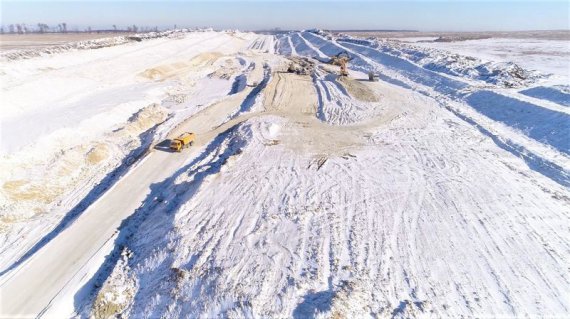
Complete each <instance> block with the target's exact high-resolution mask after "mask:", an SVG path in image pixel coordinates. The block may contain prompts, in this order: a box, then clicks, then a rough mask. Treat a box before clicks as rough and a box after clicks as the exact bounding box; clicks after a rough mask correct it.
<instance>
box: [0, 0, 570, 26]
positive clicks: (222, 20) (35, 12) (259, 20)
mask: <svg viewBox="0 0 570 319" xmlns="http://www.w3.org/2000/svg"><path fill="white" fill-rule="evenodd" d="M568 3H569V2H568V1H566V0H563V1H516V0H510V1H485V0H483V1H481V0H480V1H464V0H459V1H457V0H456V1H427V0H415V1H374V0H367V1H338V0H337V1H326V0H317V1H275V0H271V1H261V0H256V1H237V0H233V1H182V0H178V1H133V0H127V1H112V0H105V1H88V0H75V1H49V0H35V1H29V0H27V1H15V0H11V1H5V0H2V1H1V12H2V15H1V21H0V22H1V24H3V25H7V24H11V23H27V24H31V25H36V24H37V23H38V22H42V23H47V24H49V25H55V24H58V23H61V22H67V24H68V25H69V26H70V28H73V27H78V28H80V29H84V28H85V27H87V26H91V27H93V28H109V29H110V28H111V25H113V24H116V25H117V26H126V25H132V24H136V25H139V26H150V27H153V26H159V27H171V26H173V25H174V24H176V25H178V26H184V27H196V26H212V27H214V28H240V29H249V30H251V29H268V28H274V27H280V28H283V29H303V28H313V27H317V28H323V29H413V30H421V31H485V30H496V31H509V30H548V29H570V18H569V15H570V13H569V12H570V11H569V10H570V9H569V4H568Z"/></svg>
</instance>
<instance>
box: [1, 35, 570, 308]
mask: <svg viewBox="0 0 570 319" xmlns="http://www.w3.org/2000/svg"><path fill="white" fill-rule="evenodd" d="M341 51H347V52H348V53H349V54H350V55H351V57H352V60H351V61H350V62H349V68H350V76H349V77H348V78H340V77H339V76H338V75H337V74H338V67H337V66H333V65H330V64H327V63H326V62H327V61H328V57H330V56H332V55H335V54H338V53H339V52H341ZM27 54H29V52H28V53H27ZM302 58H309V59H308V60H304V61H305V62H306V63H308V65H310V67H311V68H312V69H311V70H310V72H309V74H306V75H305V74H295V73H290V72H287V71H286V70H287V69H288V67H289V65H290V64H291V63H298V62H299V61H300V60H299V59H302ZM510 62H511V61H495V60H491V61H483V60H479V59H478V58H469V57H468V56H464V55H459V54H456V53H449V52H448V53H446V52H445V51H441V50H431V49H425V48H423V49H422V48H419V47H415V46H412V45H409V44H402V43H396V42H392V41H380V42H378V41H374V40H363V39H358V38H353V37H347V36H342V37H339V38H335V37H334V36H332V35H330V34H327V33H325V32H322V31H320V30H311V31H302V32H291V33H286V34H280V35H277V36H268V35H256V34H252V33H241V32H235V31H226V32H212V31H207V32H185V33H181V35H180V36H176V37H170V36H167V37H157V38H153V39H144V40H143V41H140V42H127V43H123V44H117V45H113V46H109V47H103V48H97V49H81V50H75V49H70V50H64V51H62V52H57V53H54V54H49V55H41V54H40V55H39V56H34V55H33V54H31V56H30V57H29V58H25V59H22V58H19V59H4V60H3V61H2V70H1V71H2V72H1V73H0V76H1V77H2V90H3V95H4V97H3V99H4V100H5V101H7V102H8V103H7V104H6V105H7V106H6V107H5V109H6V110H5V112H4V111H3V112H2V146H1V152H2V158H1V159H0V165H1V167H2V173H0V183H2V185H1V186H2V189H1V191H0V195H1V196H2V197H0V199H1V200H2V202H1V204H2V205H1V206H0V209H1V217H2V218H1V220H0V222H1V224H0V231H1V234H2V236H3V237H2V239H3V240H2V242H0V251H1V255H0V266H1V268H0V274H1V275H0V289H1V293H2V299H1V300H0V315H2V316H14V315H22V314H23V315H27V316H36V315H37V314H44V315H46V316H48V317H49V316H57V317H62V316H64V317H70V316H80V317H90V316H94V317H98V318H99V317H104V318H107V317H110V316H121V317H131V318H142V317H146V318H158V317H160V318H180V317H189V318H195V317H208V318H209V317H220V316H221V317H240V318H241V317H294V318H312V317H319V318H327V317H349V318H363V317H393V318H410V317H412V318H413V317H537V316H547V317H566V316H569V315H570V301H569V299H568V298H567V296H570V288H569V287H570V276H569V274H568V266H567V265H568V264H570V215H569V212H570V189H569V187H570V145H569V139H568V136H570V131H569V130H570V109H569V108H568V103H567V102H566V99H565V98H566V96H567V95H568V90H567V88H566V87H565V86H564V85H552V84H548V83H546V84H543V85H541V84H540V83H541V81H542V80H543V79H545V78H548V75H545V74H542V73H540V72H538V71H535V70H532V69H527V68H526V67H525V66H518V65H516V64H515V63H510ZM435 65H437V67H435ZM369 72H373V73H375V74H376V75H377V76H378V78H379V81H376V82H372V81H368V73H369ZM44 88H46V90H44ZM26 92H27V93H26ZM186 131H189V132H194V133H196V140H195V143H194V144H193V145H192V146H191V147H190V148H189V149H184V150H183V151H182V152H180V153H176V152H171V151H169V149H168V144H169V143H168V142H169V139H172V138H174V137H176V136H178V135H179V134H181V133H183V132H186ZM46 274H49V275H46ZM7 292H9V293H7Z"/></svg>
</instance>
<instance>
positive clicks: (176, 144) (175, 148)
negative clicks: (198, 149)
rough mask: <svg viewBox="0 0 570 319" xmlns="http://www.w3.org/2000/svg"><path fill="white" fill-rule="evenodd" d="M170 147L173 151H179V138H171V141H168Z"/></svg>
mask: <svg viewBox="0 0 570 319" xmlns="http://www.w3.org/2000/svg"><path fill="white" fill-rule="evenodd" d="M170 149H171V150H173V151H177V152H180V150H181V149H182V142H180V141H179V140H172V142H170Z"/></svg>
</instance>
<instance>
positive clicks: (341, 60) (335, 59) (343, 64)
mask: <svg viewBox="0 0 570 319" xmlns="http://www.w3.org/2000/svg"><path fill="white" fill-rule="evenodd" d="M353 58H354V57H351V56H350V54H348V52H346V51H342V52H340V53H338V54H337V55H333V56H332V57H331V59H330V60H329V61H328V63H329V64H332V65H338V66H340V76H348V62H349V61H350V60H352V59H353Z"/></svg>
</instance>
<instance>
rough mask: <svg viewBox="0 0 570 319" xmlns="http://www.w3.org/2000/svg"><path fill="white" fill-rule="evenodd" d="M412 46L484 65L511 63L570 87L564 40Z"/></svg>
mask: <svg viewBox="0 0 570 319" xmlns="http://www.w3.org/2000/svg"><path fill="white" fill-rule="evenodd" d="M414 44H415V45H417V46H420V47H425V48H434V49H440V50H446V51H450V52H453V53H457V54H461V55H467V56H472V57H476V58H479V59H483V60H487V61H497V62H514V63H516V64H518V65H519V66H521V67H522V68H525V69H530V70H537V71H540V72H542V73H545V74H553V75H556V77H557V79H556V80H557V81H559V82H561V83H562V84H569V83H570V43H569V42H568V41H565V40H543V39H502V38H491V39H480V40H466V41H455V42H418V43H414Z"/></svg>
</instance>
